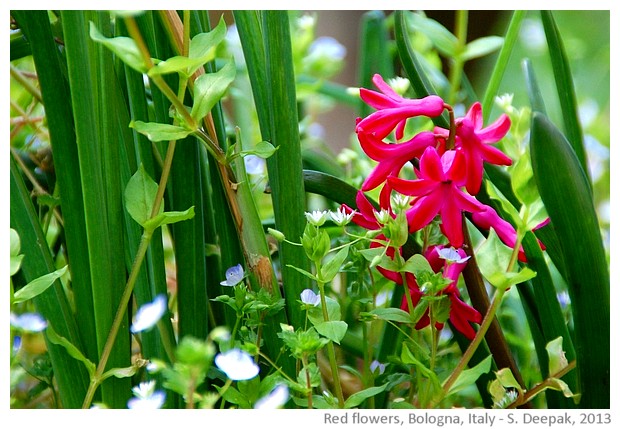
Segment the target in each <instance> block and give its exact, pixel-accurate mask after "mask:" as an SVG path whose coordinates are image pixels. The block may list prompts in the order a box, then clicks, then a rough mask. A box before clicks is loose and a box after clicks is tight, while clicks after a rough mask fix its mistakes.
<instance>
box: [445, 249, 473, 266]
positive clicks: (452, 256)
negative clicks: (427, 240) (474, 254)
mask: <svg viewBox="0 0 620 429" xmlns="http://www.w3.org/2000/svg"><path fill="white" fill-rule="evenodd" d="M437 253H438V254H439V257H440V258H441V259H445V260H446V261H450V262H456V263H457V264H462V263H463V262H466V261H467V260H468V259H469V258H471V256H466V257H464V258H463V257H461V255H460V254H459V252H458V251H457V250H456V249H455V248H454V247H444V248H443V249H437Z"/></svg>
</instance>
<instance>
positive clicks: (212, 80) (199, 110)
mask: <svg viewBox="0 0 620 429" xmlns="http://www.w3.org/2000/svg"><path fill="white" fill-rule="evenodd" d="M235 73H236V69H235V63H234V62H233V61H232V60H230V61H229V62H227V63H226V65H225V66H224V67H222V68H221V69H220V70H218V71H217V72H215V73H205V74H203V75H202V76H200V77H199V78H198V79H196V82H195V83H194V105H193V106H192V112H191V115H192V118H194V119H196V120H197V121H200V120H202V118H204V117H205V116H207V114H208V113H209V112H210V111H211V109H212V108H213V106H215V104H216V103H217V102H218V101H220V99H221V98H222V97H223V96H224V94H225V93H226V90H227V89H228V87H229V86H230V84H231V83H232V81H233V80H234V79H235Z"/></svg>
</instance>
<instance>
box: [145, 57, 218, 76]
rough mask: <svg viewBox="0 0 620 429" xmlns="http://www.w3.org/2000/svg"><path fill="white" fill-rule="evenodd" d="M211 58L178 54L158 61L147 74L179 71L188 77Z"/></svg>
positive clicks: (153, 74)
mask: <svg viewBox="0 0 620 429" xmlns="http://www.w3.org/2000/svg"><path fill="white" fill-rule="evenodd" d="M210 59H212V58H205V59H204V60H203V58H187V57H183V56H180V55H177V56H175V57H171V58H168V59H167V60H165V61H160V62H159V63H157V65H156V66H155V67H153V68H152V69H150V70H149V72H148V75H149V76H151V77H152V76H156V75H163V74H170V73H179V74H180V75H182V76H183V77H185V78H188V77H190V76H191V75H193V74H194V73H196V70H198V69H199V68H200V67H201V66H202V65H203V64H204V63H206V62H207V61H209V60H210Z"/></svg>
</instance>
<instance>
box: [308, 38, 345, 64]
mask: <svg viewBox="0 0 620 429" xmlns="http://www.w3.org/2000/svg"><path fill="white" fill-rule="evenodd" d="M346 55H347V48H345V47H344V45H343V44H342V43H340V42H339V41H338V40H336V39H334V38H333V37H329V36H323V37H319V38H317V39H316V40H315V41H314V42H312V44H311V45H310V48H309V49H308V57H312V58H314V57H316V58H324V59H327V60H333V61H340V60H342V59H343V58H344V57H345V56H346Z"/></svg>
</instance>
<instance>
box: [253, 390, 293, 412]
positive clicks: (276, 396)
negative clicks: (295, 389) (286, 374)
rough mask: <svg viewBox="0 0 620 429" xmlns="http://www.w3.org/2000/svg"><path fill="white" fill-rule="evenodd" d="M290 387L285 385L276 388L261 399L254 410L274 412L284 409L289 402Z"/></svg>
mask: <svg viewBox="0 0 620 429" xmlns="http://www.w3.org/2000/svg"><path fill="white" fill-rule="evenodd" d="M288 398H289V393H288V387H287V386H286V385H285V384H280V385H278V386H276V388H275V389H273V390H272V391H271V392H270V393H269V394H268V395H267V396H265V397H263V398H261V399H259V400H258V401H256V404H254V408H256V409H262V410H274V409H276V408H280V407H282V406H283V405H284V404H286V401H288Z"/></svg>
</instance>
